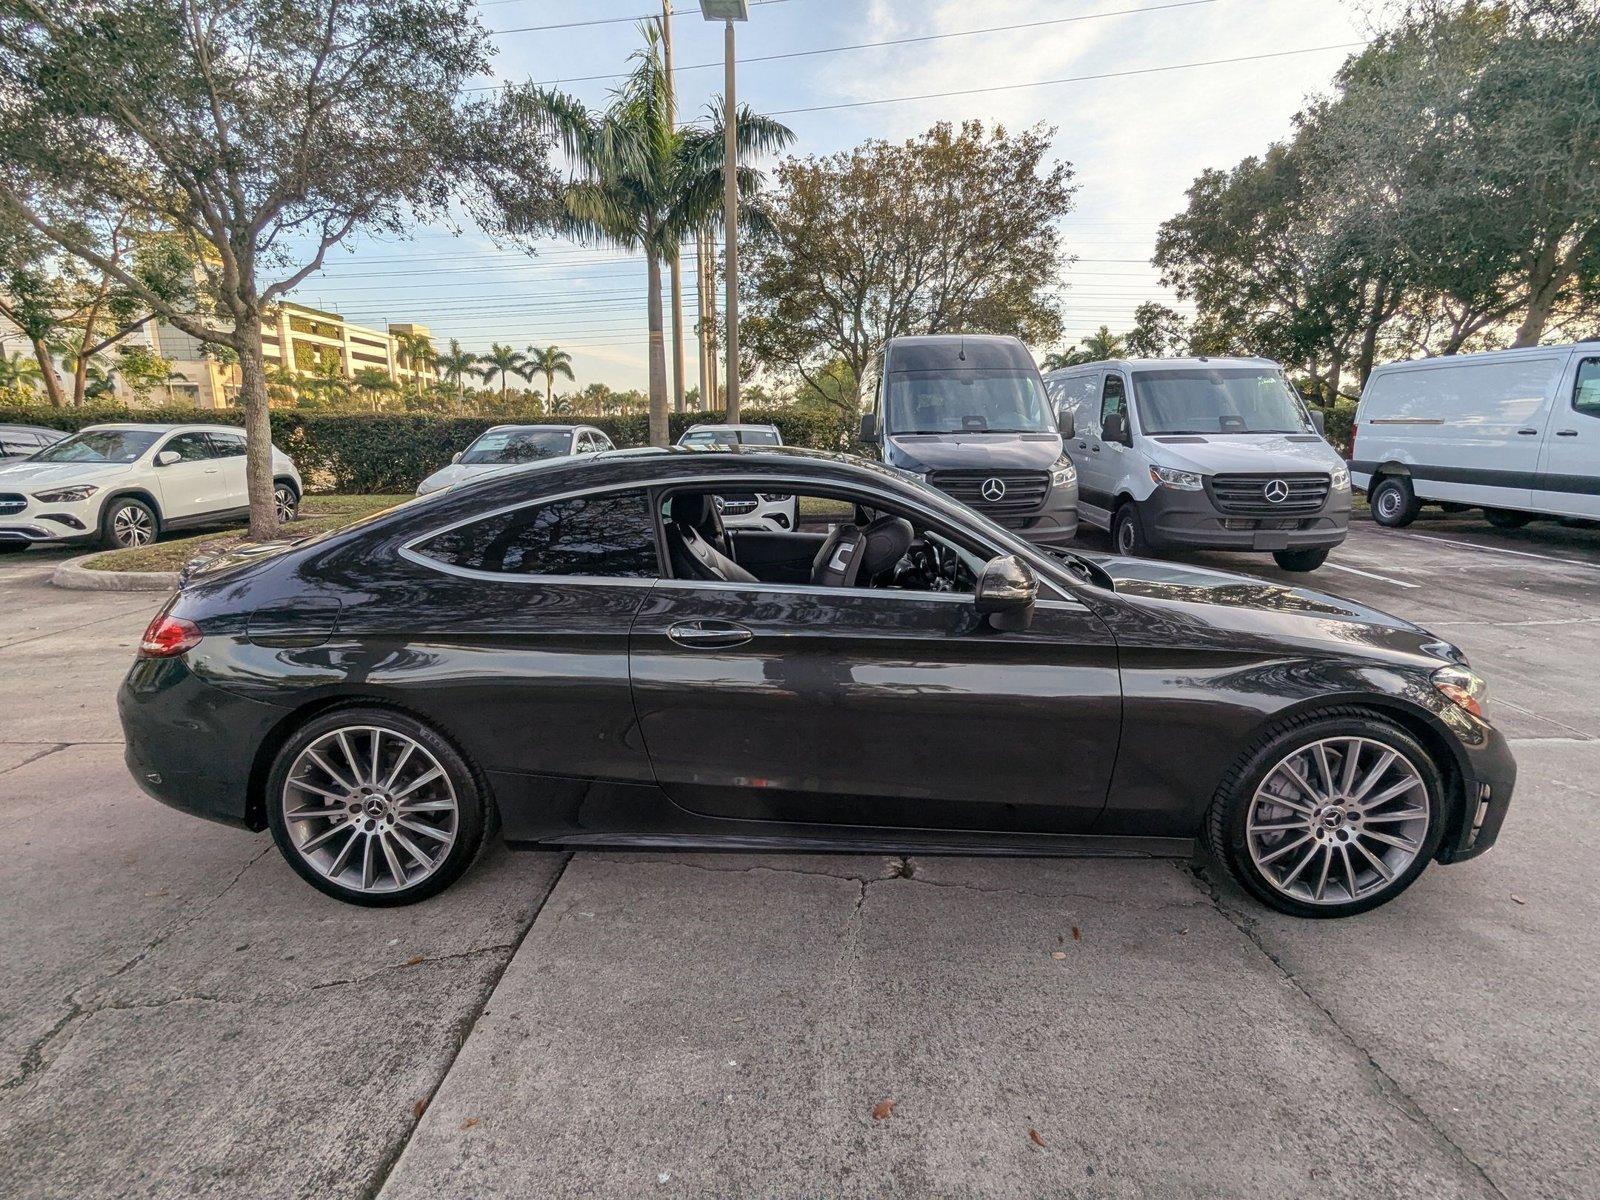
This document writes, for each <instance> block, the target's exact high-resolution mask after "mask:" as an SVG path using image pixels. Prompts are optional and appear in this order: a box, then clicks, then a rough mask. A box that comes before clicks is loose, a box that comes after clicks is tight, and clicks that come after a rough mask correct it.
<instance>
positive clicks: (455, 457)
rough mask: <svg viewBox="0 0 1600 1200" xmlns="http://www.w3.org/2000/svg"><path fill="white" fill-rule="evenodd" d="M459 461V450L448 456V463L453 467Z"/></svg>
mask: <svg viewBox="0 0 1600 1200" xmlns="http://www.w3.org/2000/svg"><path fill="white" fill-rule="evenodd" d="M460 461H461V451H459V450H457V451H456V452H455V453H454V454H452V455H451V456H450V465H451V466H452V467H453V466H455V465H456V464H457V463H458V462H460Z"/></svg>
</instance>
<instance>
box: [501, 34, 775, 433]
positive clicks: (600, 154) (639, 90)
mask: <svg viewBox="0 0 1600 1200" xmlns="http://www.w3.org/2000/svg"><path fill="white" fill-rule="evenodd" d="M641 32H642V33H643V35H644V39H645V45H644V48H643V49H642V50H639V51H637V52H636V53H635V54H634V55H633V61H635V62H636V63H637V64H638V65H637V66H636V67H635V68H634V70H633V72H632V74H630V75H629V76H628V77H627V78H626V79H625V80H624V81H623V82H622V83H621V84H620V85H619V86H618V87H617V88H615V89H614V90H613V91H612V93H611V96H612V98H611V103H610V105H609V106H608V107H607V108H606V109H605V111H604V112H600V113H594V112H590V111H589V109H588V108H586V107H585V106H584V105H583V104H582V103H581V102H580V101H578V100H577V99H575V98H574V97H572V96H570V95H567V94H566V93H565V92H560V91H556V90H554V89H551V88H541V87H537V86H534V85H531V84H530V85H528V86H526V87H524V88H521V89H518V90H514V91H512V92H510V93H509V94H508V95H507V97H506V99H505V102H504V103H505V105H506V107H507V109H508V111H509V112H510V114H511V115H512V116H514V117H520V118H523V119H526V120H529V121H531V122H533V123H535V124H536V125H537V126H539V127H542V128H543V129H546V130H549V131H550V132H552V133H554V134H555V135H556V136H557V137H559V138H560V141H561V145H562V149H563V150H564V151H565V152H566V154H567V157H568V158H569V159H570V160H571V161H572V163H573V165H574V168H575V172H576V174H575V177H574V178H573V179H571V180H569V181H568V183H567V184H566V186H565V188H564V189H563V190H562V196H561V200H562V213H561V215H560V216H559V217H558V219H557V221H556V226H557V228H558V229H559V230H560V231H561V232H563V233H565V234H567V235H568V236H569V237H573V238H576V239H577V240H579V241H584V242H596V243H603V244H609V245H613V246H619V247H621V248H623V249H626V250H641V251H643V253H644V259H645V272H646V277H647V280H648V287H649V300H648V324H649V333H650V442H651V444H652V445H656V446H665V445H666V444H667V360H666V345H665V339H664V335H663V322H662V316H661V261H662V259H663V258H666V257H668V256H670V255H672V254H675V253H676V252H677V248H678V245H679V244H680V243H681V242H682V241H683V239H684V238H685V237H686V236H688V235H689V234H690V233H692V232H693V231H694V230H695V229H697V228H700V227H702V226H704V225H706V224H707V223H708V222H710V221H712V220H714V219H715V218H716V217H717V215H718V214H719V213H720V212H721V211H722V187H723V171H724V169H725V166H726V164H725V163H724V161H723V158H724V155H723V148H722V145H723V132H722V127H721V122H722V117H721V114H720V112H719V111H718V110H715V109H714V110H713V111H712V114H711V117H712V120H711V125H710V127H698V126H686V127H682V128H676V127H674V123H673V119H672V108H671V103H670V99H669V97H670V94H671V82H670V80H669V79H668V78H667V73H666V69H665V65H664V64H663V62H662V56H661V26H660V24H659V22H658V21H649V22H646V23H645V24H644V25H642V26H641ZM735 135H736V136H735V141H736V144H737V153H738V155H739V157H740V158H741V159H742V158H745V157H747V156H751V155H757V154H765V153H769V152H771V151H775V150H781V149H783V148H784V147H785V146H787V145H789V143H790V142H792V141H793V140H794V133H793V132H792V131H791V130H790V129H789V128H788V126H786V125H783V124H781V123H780V122H778V121H774V120H773V119H772V118H770V117H762V116H757V115H756V114H755V113H753V112H751V111H750V110H749V109H748V108H742V109H740V110H739V112H738V115H737V117H736V120H735ZM734 169H735V172H736V178H737V181H738V187H739V192H740V195H741V197H745V198H748V197H753V196H754V195H755V193H756V192H757V190H758V189H759V187H760V183H761V176H760V174H759V173H758V172H756V171H755V170H753V169H751V168H749V167H740V166H738V165H737V164H734ZM740 211H741V213H742V214H744V215H745V218H746V220H747V221H752V222H759V215H758V214H757V213H756V211H755V210H753V209H751V208H749V207H748V206H746V205H743V204H741V205H740ZM507 215H508V218H510V219H509V220H508V224H510V225H512V226H513V227H514V226H515V225H516V224H517V223H518V222H517V220H516V218H515V214H507ZM540 215H541V216H543V215H544V214H542V213H541V214H540ZM540 223H541V224H542V222H540Z"/></svg>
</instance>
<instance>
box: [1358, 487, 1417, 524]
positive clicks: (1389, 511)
mask: <svg viewBox="0 0 1600 1200" xmlns="http://www.w3.org/2000/svg"><path fill="white" fill-rule="evenodd" d="M1367 503H1368V504H1370V505H1371V506H1372V519H1373V520H1374V521H1376V522H1377V523H1378V524H1379V525H1386V526H1388V527H1389V528H1390V529H1402V528H1404V527H1405V526H1407V525H1409V524H1411V522H1413V521H1415V520H1416V519H1417V514H1418V513H1419V512H1421V511H1422V502H1421V501H1420V500H1418V499H1417V495H1416V493H1415V492H1413V491H1412V490H1411V481H1410V480H1409V479H1406V478H1405V477H1404V476H1401V475H1385V476H1384V477H1383V478H1382V479H1380V480H1378V482H1377V483H1375V484H1373V485H1372V488H1371V489H1370V490H1369V491H1368V492H1367Z"/></svg>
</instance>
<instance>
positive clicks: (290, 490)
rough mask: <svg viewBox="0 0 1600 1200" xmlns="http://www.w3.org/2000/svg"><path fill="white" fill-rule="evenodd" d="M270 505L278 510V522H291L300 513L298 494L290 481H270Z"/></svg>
mask: <svg viewBox="0 0 1600 1200" xmlns="http://www.w3.org/2000/svg"><path fill="white" fill-rule="evenodd" d="M272 503H273V506H274V507H275V508H276V509H277V510H278V520H279V521H280V522H287V521H292V520H294V519H295V516H296V515H297V514H298V513H299V512H300V493H299V492H298V491H296V490H295V486H294V484H293V483H292V482H291V481H290V480H287V479H275V480H273V481H272Z"/></svg>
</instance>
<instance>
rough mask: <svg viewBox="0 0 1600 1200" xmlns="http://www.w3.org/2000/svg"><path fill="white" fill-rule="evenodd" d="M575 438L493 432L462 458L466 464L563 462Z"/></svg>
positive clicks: (562, 433)
mask: <svg viewBox="0 0 1600 1200" xmlns="http://www.w3.org/2000/svg"><path fill="white" fill-rule="evenodd" d="M571 446H572V434H571V433H569V432H567V430H565V429H491V430H490V431H489V432H488V433H486V434H484V435H483V436H482V437H480V438H479V439H478V440H477V441H475V442H473V443H472V445H470V446H468V447H467V451H466V453H465V454H463V455H462V456H461V461H462V462H463V463H527V462H537V461H538V460H539V459H541V458H560V457H561V456H562V455H563V454H566V453H568V452H569V450H570V449H571Z"/></svg>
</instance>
